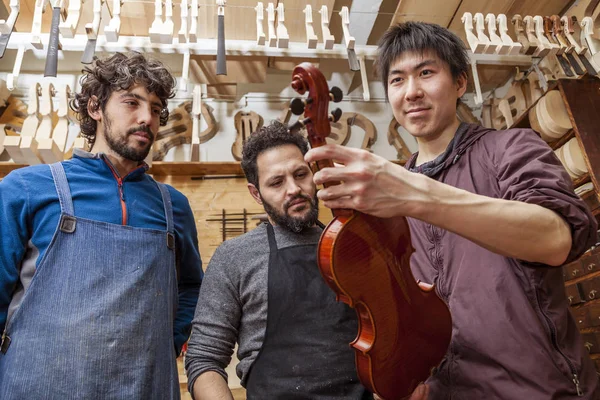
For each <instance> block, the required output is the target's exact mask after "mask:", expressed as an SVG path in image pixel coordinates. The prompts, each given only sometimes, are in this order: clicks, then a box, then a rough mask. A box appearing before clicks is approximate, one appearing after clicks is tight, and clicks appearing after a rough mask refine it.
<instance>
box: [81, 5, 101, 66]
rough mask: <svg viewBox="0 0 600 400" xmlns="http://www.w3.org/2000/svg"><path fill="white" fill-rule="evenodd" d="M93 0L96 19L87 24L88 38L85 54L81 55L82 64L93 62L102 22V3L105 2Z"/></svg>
mask: <svg viewBox="0 0 600 400" xmlns="http://www.w3.org/2000/svg"><path fill="white" fill-rule="evenodd" d="M92 1H93V13H94V19H93V20H92V22H91V23H88V24H85V33H86V35H87V39H88V40H87V43H86V45H85V50H84V51H83V55H82V56H81V63H82V64H91V63H92V62H93V61H94V54H95V53H96V40H97V39H98V32H99V31H100V22H102V4H103V3H104V0H92Z"/></svg>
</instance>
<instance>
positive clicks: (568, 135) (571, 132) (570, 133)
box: [548, 129, 575, 150]
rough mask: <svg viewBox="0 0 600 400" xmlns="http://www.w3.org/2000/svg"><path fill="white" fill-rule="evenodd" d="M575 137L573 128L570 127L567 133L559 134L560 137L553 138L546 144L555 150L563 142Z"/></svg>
mask: <svg viewBox="0 0 600 400" xmlns="http://www.w3.org/2000/svg"><path fill="white" fill-rule="evenodd" d="M574 137H575V130H574V129H570V130H569V131H568V132H567V133H565V134H564V135H562V136H561V138H560V139H557V140H555V141H554V142H550V143H548V146H550V147H551V148H552V150H556V149H558V148H560V147H562V146H563V145H564V144H565V143H567V142H568V141H569V140H571V139H573V138H574Z"/></svg>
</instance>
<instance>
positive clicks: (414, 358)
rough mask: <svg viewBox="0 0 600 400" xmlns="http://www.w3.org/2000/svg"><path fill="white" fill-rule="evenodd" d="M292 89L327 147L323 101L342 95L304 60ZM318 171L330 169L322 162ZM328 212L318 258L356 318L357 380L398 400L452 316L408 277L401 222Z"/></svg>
mask: <svg viewBox="0 0 600 400" xmlns="http://www.w3.org/2000/svg"><path fill="white" fill-rule="evenodd" d="M292 87H293V88H294V90H296V91H297V92H298V93H300V94H304V93H306V92H309V97H308V99H307V100H306V101H305V102H304V104H305V106H304V110H303V112H304V116H305V117H306V118H304V119H303V120H302V121H301V123H300V125H301V126H303V127H306V130H307V133H308V139H309V141H310V144H311V146H312V147H313V148H314V147H319V146H323V145H325V144H326V138H327V137H328V136H329V135H330V133H331V126H330V121H336V119H335V115H337V116H338V118H339V116H340V115H342V112H341V110H336V111H337V112H334V113H331V114H330V115H328V103H329V100H330V98H331V99H333V100H334V101H340V100H341V95H340V92H341V91H340V90H339V89H337V90H336V91H334V90H332V91H331V92H330V91H329V87H328V85H327V81H326V80H325V77H324V76H323V74H322V73H321V72H320V71H319V70H318V69H317V68H316V67H314V66H313V65H311V64H309V63H302V64H300V65H298V66H296V68H294V71H293V72H292ZM336 92H337V95H336ZM296 103H297V102H296ZM296 125H298V123H297V124H295V125H294V126H296ZM316 167H317V168H318V169H322V168H333V167H334V164H333V161H332V160H322V161H317V163H316ZM337 184H338V183H336V182H327V183H326V184H325V186H326V187H329V186H333V185H337ZM333 215H334V219H333V220H332V221H331V222H330V223H329V225H328V226H327V227H326V228H325V230H324V231H323V234H322V235H321V239H320V241H319V246H318V254H317V260H318V264H319V269H320V271H321V275H322V276H323V278H324V279H325V281H326V282H327V284H328V285H329V287H330V288H331V289H332V290H333V291H334V292H335V293H336V296H337V299H338V300H340V301H343V302H345V303H347V304H348V305H349V306H351V307H353V308H354V309H355V310H356V313H357V315H358V321H359V328H358V334H357V336H356V339H355V340H354V341H353V342H352V343H351V346H352V347H353V348H354V350H355V354H356V368H357V372H358V377H359V379H360V381H361V382H362V384H363V385H364V386H365V387H367V388H368V389H369V390H371V391H372V392H374V393H375V394H377V395H378V396H379V397H381V398H382V399H383V400H395V399H402V398H404V397H407V396H409V395H410V394H411V393H412V392H413V391H414V389H415V388H416V387H417V385H418V384H419V383H420V382H423V381H425V380H426V379H427V377H428V376H429V375H430V373H431V370H432V369H433V368H434V367H436V366H437V365H438V364H439V363H440V362H441V361H442V359H443V358H444V355H445V354H446V351H447V349H448V346H449V344H450V338H451V336H452V319H451V316H450V311H449V310H448V307H447V306H446V304H445V303H444V302H443V301H442V300H441V299H440V298H439V297H438V296H437V294H436V293H435V291H434V290H433V288H432V289H430V290H422V289H421V288H420V287H419V285H418V284H417V282H416V281H415V278H414V277H413V275H412V272H411V270H410V256H411V254H412V253H413V251H414V249H413V247H412V244H411V239H410V230H409V227H408V223H407V221H406V218H404V217H396V218H377V217H374V216H371V215H367V214H363V213H360V212H357V211H353V210H346V209H334V210H333Z"/></svg>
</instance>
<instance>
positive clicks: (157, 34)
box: [148, 0, 163, 43]
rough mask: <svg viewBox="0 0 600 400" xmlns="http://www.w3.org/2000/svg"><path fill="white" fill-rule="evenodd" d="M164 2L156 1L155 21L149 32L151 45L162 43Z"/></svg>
mask: <svg viewBox="0 0 600 400" xmlns="http://www.w3.org/2000/svg"><path fill="white" fill-rule="evenodd" d="M162 16H163V2H162V0H154V21H152V25H151V26H150V29H149V30H148V35H149V36H150V42H151V43H160V42H161V34H162V33H163V30H162V26H163V19H162Z"/></svg>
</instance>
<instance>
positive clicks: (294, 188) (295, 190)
mask: <svg viewBox="0 0 600 400" xmlns="http://www.w3.org/2000/svg"><path fill="white" fill-rule="evenodd" d="M286 191H287V195H288V197H294V196H297V195H298V194H299V193H300V192H301V191H302V188H300V186H299V185H298V184H297V183H296V181H294V180H293V179H292V180H290V181H289V183H288V184H287V187H286Z"/></svg>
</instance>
